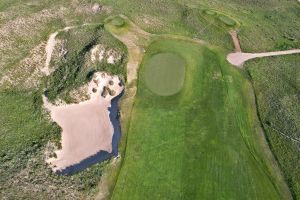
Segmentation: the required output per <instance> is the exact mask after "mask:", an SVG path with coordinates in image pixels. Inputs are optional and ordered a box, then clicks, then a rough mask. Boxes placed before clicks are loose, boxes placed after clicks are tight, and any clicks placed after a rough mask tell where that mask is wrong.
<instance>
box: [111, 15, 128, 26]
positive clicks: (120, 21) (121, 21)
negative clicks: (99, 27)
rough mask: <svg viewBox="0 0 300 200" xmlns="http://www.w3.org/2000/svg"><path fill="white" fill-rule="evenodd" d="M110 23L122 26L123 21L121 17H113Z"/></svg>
mask: <svg viewBox="0 0 300 200" xmlns="http://www.w3.org/2000/svg"><path fill="white" fill-rule="evenodd" d="M111 23H112V25H114V26H117V27H122V26H124V24H125V21H124V20H123V19H122V18H121V17H115V18H114V19H113V20H112V21H111Z"/></svg>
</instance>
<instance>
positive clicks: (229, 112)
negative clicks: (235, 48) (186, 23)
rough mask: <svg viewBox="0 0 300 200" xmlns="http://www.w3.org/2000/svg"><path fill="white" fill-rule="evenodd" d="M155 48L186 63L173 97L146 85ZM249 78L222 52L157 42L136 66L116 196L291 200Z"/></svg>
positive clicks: (192, 44)
mask: <svg viewBox="0 0 300 200" xmlns="http://www.w3.org/2000/svg"><path fill="white" fill-rule="evenodd" d="M157 53H173V54H177V55H179V56H180V57H182V58H183V59H184V60H185V64H186V65H185V66H186V67H185V80H184V84H183V87H182V89H181V90H180V91H179V92H178V93H177V94H175V95H173V96H159V95H155V94H153V92H151V90H149V89H148V86H147V78H146V77H147V74H146V73H148V72H147V68H148V66H147V65H148V61H149V59H150V60H151V59H153V58H152V56H153V55H155V54H157ZM255 110H256V109H255V104H254V97H253V95H252V89H251V85H250V83H249V82H248V81H247V80H246V79H245V78H244V77H243V75H242V74H241V73H240V72H239V71H237V70H236V69H234V68H232V67H231V66H229V65H228V64H227V63H226V61H225V56H224V55H223V53H221V52H220V51H219V50H216V49H211V48H209V47H206V46H203V45H202V46H200V45H199V44H195V43H193V42H187V41H183V40H174V39H165V38H164V39H162V40H160V39H155V40H154V41H153V42H152V43H151V44H150V46H149V47H148V49H147V51H146V54H145V57H144V59H143V63H142V65H141V68H140V71H139V80H138V91H137V97H136V100H135V105H134V108H133V111H132V118H131V123H130V128H129V133H128V138H127V139H128V140H127V148H126V154H125V158H124V162H123V165H122V168H121V171H120V175H119V177H118V180H117V183H116V186H115V188H114V191H113V194H112V199H131V200H135V199H136V200H140V199H272V200H273V199H290V196H289V191H288V189H287V188H286V185H285V183H284V182H283V181H282V178H281V176H280V174H278V173H277V171H276V166H275V165H274V163H273V162H272V161H271V158H270V157H269V155H270V154H269V153H270V152H269V149H268V148H267V147H266V146H264V145H263V144H264V137H263V135H262V134H261V132H260V131H261V129H260V126H259V123H258V120H257V116H256V113H255Z"/></svg>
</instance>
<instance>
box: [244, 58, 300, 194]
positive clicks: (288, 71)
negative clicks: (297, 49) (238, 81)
mask: <svg viewBox="0 0 300 200" xmlns="http://www.w3.org/2000/svg"><path fill="white" fill-rule="evenodd" d="M299 62H300V57H299V55H289V56H280V57H276V58H265V59H259V60H255V61H252V62H249V63H247V65H246V66H247V70H248V72H249V74H250V76H251V80H252V82H253V86H254V89H255V92H256V95H257V102H258V110H259V113H260V118H261V122H262V124H263V126H264V129H265V132H266V136H267V138H268V140H269V143H270V147H271V149H272V151H273V152H274V154H275V156H276V158H277V160H278V163H279V165H280V167H281V168H282V169H283V173H284V175H285V177H286V179H287V183H288V184H289V186H290V188H291V189H292V190H291V191H292V192H293V194H294V197H295V199H300V171H299V168H298V167H295V166H300V155H299V149H300V140H299V138H300V115H299V113H300V105H299V94H300V79H299V74H300V68H299Z"/></svg>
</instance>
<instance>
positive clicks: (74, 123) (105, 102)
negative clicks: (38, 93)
mask: <svg viewBox="0 0 300 200" xmlns="http://www.w3.org/2000/svg"><path fill="white" fill-rule="evenodd" d="M88 88H89V94H90V100H88V101H84V102H81V103H79V104H70V105H63V106H55V105H53V104H51V103H49V102H48V100H47V98H46V97H45V96H44V97H43V101H44V106H45V107H46V108H47V109H48V110H49V111H50V114H51V118H52V119H53V121H55V122H57V124H58V125H59V126H60V127H61V128H62V141H61V143H62V149H61V150H58V151H56V152H55V153H56V158H55V157H53V158H50V159H48V160H46V162H47V163H48V164H50V166H51V168H52V170H53V171H54V172H61V171H63V170H64V169H66V168H68V167H70V166H74V165H76V164H79V163H80V162H81V161H83V160H85V159H88V158H89V157H92V156H94V155H96V154H97V153H99V152H100V151H105V152H108V153H111V152H112V139H113V134H114V127H113V124H112V122H111V120H110V116H109V115H110V112H109V108H110V107H111V101H112V99H113V98H115V97H117V96H118V95H119V94H120V93H121V92H122V91H123V86H122V85H121V84H120V80H119V78H118V77H117V76H110V75H107V74H106V73H102V72H97V73H96V74H95V75H94V78H93V80H92V81H91V82H90V83H89V87H88Z"/></svg>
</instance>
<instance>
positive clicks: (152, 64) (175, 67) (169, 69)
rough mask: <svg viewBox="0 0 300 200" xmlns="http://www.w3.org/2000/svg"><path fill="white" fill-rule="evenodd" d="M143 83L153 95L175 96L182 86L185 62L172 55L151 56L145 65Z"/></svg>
mask: <svg viewBox="0 0 300 200" xmlns="http://www.w3.org/2000/svg"><path fill="white" fill-rule="evenodd" d="M144 65H145V77H144V78H145V81H146V84H147V86H148V87H149V89H150V90H151V91H152V92H154V93H155V94H158V95H161V96H169V95H173V94H176V93H177V92H179V91H180V89H181V88H182V86H183V82H184V76H185V61H184V60H183V59H182V58H181V57H180V56H178V55H176V54H173V53H159V54H156V55H153V56H152V57H151V58H150V59H149V60H146V61H145V63H144Z"/></svg>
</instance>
